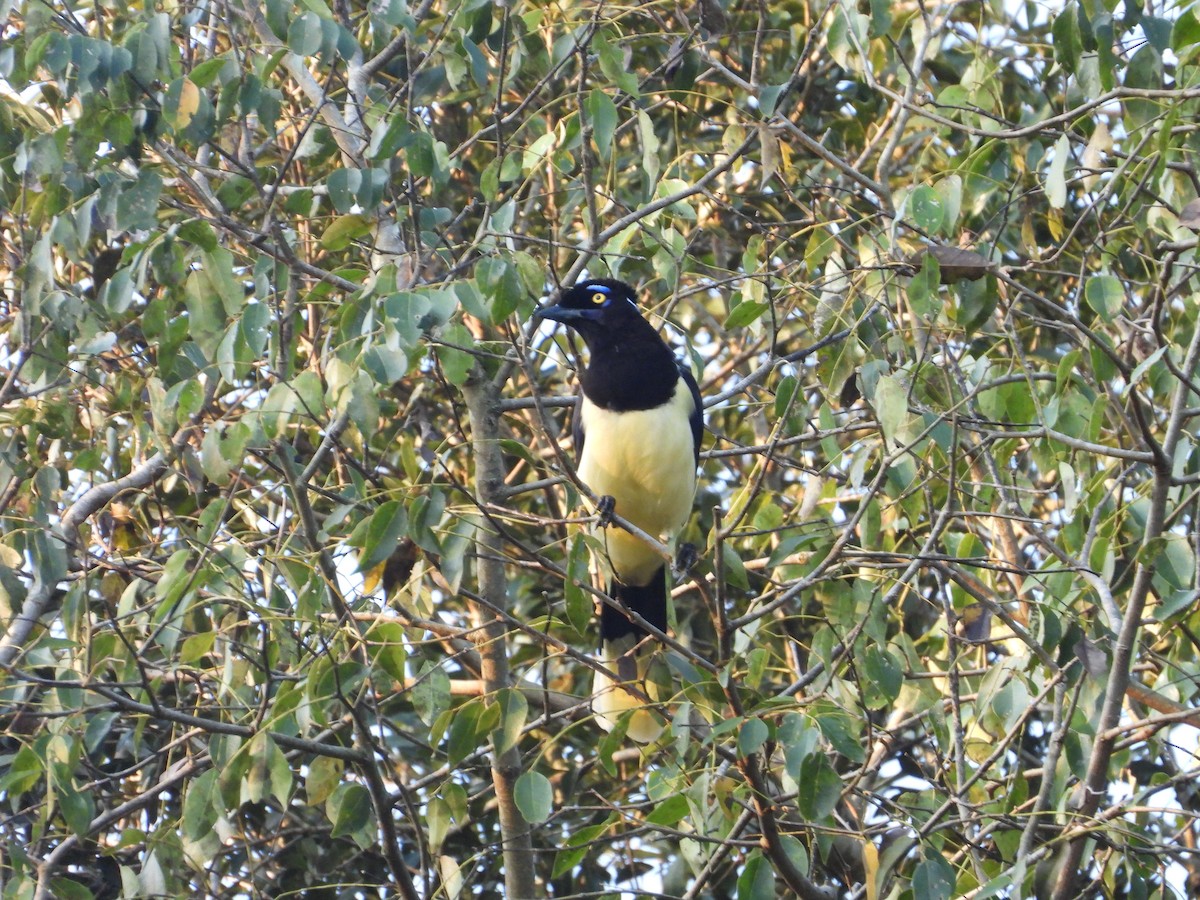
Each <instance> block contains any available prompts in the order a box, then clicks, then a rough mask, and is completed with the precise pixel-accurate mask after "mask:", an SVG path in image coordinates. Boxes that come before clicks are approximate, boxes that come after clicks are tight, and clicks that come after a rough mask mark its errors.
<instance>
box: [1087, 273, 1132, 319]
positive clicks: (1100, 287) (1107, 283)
mask: <svg viewBox="0 0 1200 900" xmlns="http://www.w3.org/2000/svg"><path fill="white" fill-rule="evenodd" d="M1083 296H1084V299H1085V300H1087V305H1088V306H1090V307H1091V308H1092V309H1093V310H1095V311H1096V314H1097V315H1098V316H1100V318H1102V319H1103V320H1104V321H1105V322H1111V321H1112V320H1113V319H1115V318H1116V317H1117V316H1118V315H1120V313H1121V310H1122V309H1123V308H1124V306H1125V289H1124V288H1123V287H1122V286H1121V282H1120V280H1119V279H1117V278H1114V277H1113V276H1112V275H1093V276H1092V277H1091V278H1089V279H1088V280H1087V284H1086V285H1085V286H1084V289H1083Z"/></svg>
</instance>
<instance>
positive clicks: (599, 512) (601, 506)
mask: <svg viewBox="0 0 1200 900" xmlns="http://www.w3.org/2000/svg"><path fill="white" fill-rule="evenodd" d="M616 511H617V498H616V497H614V496H613V495H612V494H605V495H604V496H603V497H601V498H600V499H599V500H597V501H596V527H597V528H607V527H608V526H609V525H611V524H612V520H613V513H614V512H616Z"/></svg>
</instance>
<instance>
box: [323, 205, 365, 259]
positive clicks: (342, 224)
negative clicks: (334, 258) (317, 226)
mask: <svg viewBox="0 0 1200 900" xmlns="http://www.w3.org/2000/svg"><path fill="white" fill-rule="evenodd" d="M374 227H375V223H374V221H373V220H372V219H370V218H368V217H367V216H364V215H362V213H350V214H348V215H344V216H338V217H337V218H336V219H334V220H333V221H332V222H331V223H329V227H328V228H326V229H325V230H324V231H323V232H322V233H321V246H322V247H324V248H325V249H326V250H330V251H334V252H336V251H338V250H345V249H346V248H347V247H349V246H350V244H351V242H353V241H357V240H359V239H360V238H364V237H366V236H367V235H369V234H370V233H371V231H372V230H373V229H374Z"/></svg>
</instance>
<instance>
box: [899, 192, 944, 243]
mask: <svg viewBox="0 0 1200 900" xmlns="http://www.w3.org/2000/svg"><path fill="white" fill-rule="evenodd" d="M907 210H908V220H909V221H910V222H912V223H913V224H914V225H916V226H917V228H919V229H921V230H922V231H924V232H925V233H927V234H934V233H936V232H938V231H941V229H942V224H943V223H944V222H945V220H946V219H945V215H946V214H945V205H944V204H943V202H942V198H941V196H940V195H939V194H938V192H937V191H935V190H934V189H933V188H931V187H930V186H929V185H927V184H922V185H918V186H917V187H915V188H914V189H913V191H912V193H910V194H909V195H908V204H907Z"/></svg>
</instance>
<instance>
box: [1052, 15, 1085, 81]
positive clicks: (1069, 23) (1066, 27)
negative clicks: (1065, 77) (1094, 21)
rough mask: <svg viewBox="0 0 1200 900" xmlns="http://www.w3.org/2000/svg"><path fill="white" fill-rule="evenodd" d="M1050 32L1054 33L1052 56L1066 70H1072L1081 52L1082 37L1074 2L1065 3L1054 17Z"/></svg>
mask: <svg viewBox="0 0 1200 900" xmlns="http://www.w3.org/2000/svg"><path fill="white" fill-rule="evenodd" d="M1051 32H1052V34H1053V35H1054V41H1053V44H1054V58H1055V59H1056V60H1057V61H1058V64H1059V65H1060V66H1062V67H1063V68H1064V69H1066V70H1067V71H1068V72H1074V71H1075V70H1076V69H1077V68H1078V66H1079V56H1080V54H1081V53H1083V38H1082V36H1081V35H1080V33H1079V13H1078V11H1077V8H1076V4H1075V3H1073V2H1072V3H1067V4H1066V5H1065V6H1064V7H1063V9H1062V11H1061V12H1060V13H1059V14H1058V15H1057V16H1055V17H1054V24H1053V25H1052V26H1051Z"/></svg>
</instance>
